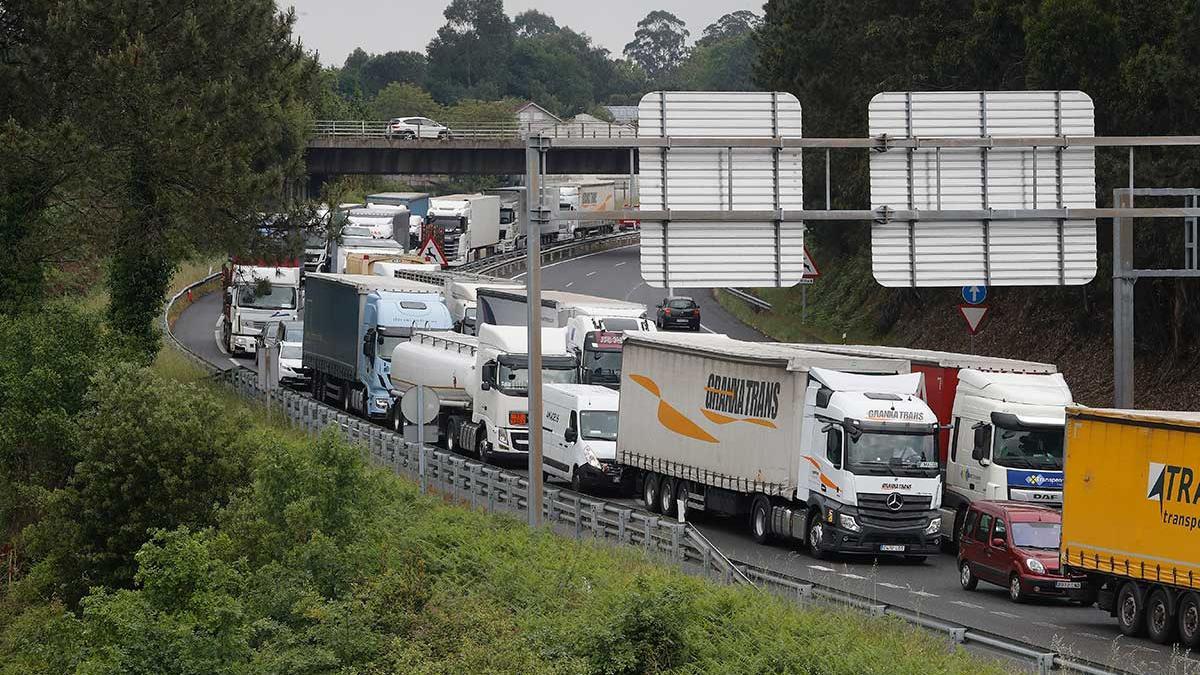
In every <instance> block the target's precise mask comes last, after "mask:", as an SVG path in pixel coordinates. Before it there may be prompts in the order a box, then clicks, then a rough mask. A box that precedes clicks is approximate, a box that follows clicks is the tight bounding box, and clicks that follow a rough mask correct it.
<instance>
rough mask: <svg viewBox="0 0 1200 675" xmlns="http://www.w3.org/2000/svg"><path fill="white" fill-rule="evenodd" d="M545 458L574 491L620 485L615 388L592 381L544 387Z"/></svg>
mask: <svg viewBox="0 0 1200 675" xmlns="http://www.w3.org/2000/svg"><path fill="white" fill-rule="evenodd" d="M542 394H543V402H542V405H543V408H542V417H543V419H542V461H543V463H544V465H545V470H546V473H548V474H550V475H551V476H555V477H557V478H562V479H564V480H569V481H571V489H572V490H575V491H576V492H582V491H583V490H584V489H585V488H592V487H606V486H607V487H612V486H614V485H615V486H620V485H621V483H622V475H623V473H624V472H623V471H622V470H621V467H620V466H619V465H618V464H617V463H616V459H617V412H618V403H619V399H618V398H617V392H615V391H613V390H611V389H609V388H607V387H600V386H596V385H589V384H548V385H546V387H545V388H544V389H543V390H542Z"/></svg>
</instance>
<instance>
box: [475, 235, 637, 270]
mask: <svg viewBox="0 0 1200 675" xmlns="http://www.w3.org/2000/svg"><path fill="white" fill-rule="evenodd" d="M641 238H642V233H641V232H640V231H637V230H634V231H632V232H614V233H612V234H606V235H602V236H599V237H589V238H587V239H577V240H573V241H567V242H563V243H561V244H551V245H549V246H546V247H545V248H543V249H542V264H543V265H548V264H550V263H555V262H559V261H562V260H569V259H571V258H577V257H579V256H581V255H587V254H589V253H596V252H599V251H607V250H609V249H614V248H621V247H622V246H630V245H632V244H636V243H638V242H639V241H641ZM526 259H527V255H526V253H525V251H524V250H520V251H512V252H510V253H501V254H498V255H493V256H488V257H487V258H483V259H481V260H475V261H472V262H469V263H466V264H464V265H460V266H458V267H456V268H454V271H462V272H471V273H473V274H488V275H494V276H497V277H503V278H511V277H512V276H513V275H515V274H519V273H521V272H523V271H525V261H526Z"/></svg>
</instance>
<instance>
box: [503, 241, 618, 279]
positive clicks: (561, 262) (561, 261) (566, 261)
mask: <svg viewBox="0 0 1200 675" xmlns="http://www.w3.org/2000/svg"><path fill="white" fill-rule="evenodd" d="M634 246H638V244H630V245H628V246H618V247H616V248H610V249H608V250H605V251H596V252H595V253H588V254H585V255H581V256H579V257H577V258H567V259H566V260H559V261H558V262H552V263H550V264H549V265H542V269H544V270H548V269H550V268H551V267H557V266H559V265H562V264H563V263H569V262H575V261H576V260H583V259H584V258H590V257H592V256H594V255H600V254H601V253H609V252H611V251H620V250H623V249H627V248H632V247H634ZM523 276H525V273H524V272H521V273H520V274H518V275H516V276H514V277H513V279H520V278H521V277H523Z"/></svg>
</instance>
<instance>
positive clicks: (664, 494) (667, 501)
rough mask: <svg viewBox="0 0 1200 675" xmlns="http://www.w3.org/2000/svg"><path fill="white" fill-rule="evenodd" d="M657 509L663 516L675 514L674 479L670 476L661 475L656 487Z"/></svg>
mask: <svg viewBox="0 0 1200 675" xmlns="http://www.w3.org/2000/svg"><path fill="white" fill-rule="evenodd" d="M658 510H659V511H661V512H662V514H663V515H664V516H674V515H675V479H673V478H671V477H670V476H663V479H662V484H661V485H659V487H658Z"/></svg>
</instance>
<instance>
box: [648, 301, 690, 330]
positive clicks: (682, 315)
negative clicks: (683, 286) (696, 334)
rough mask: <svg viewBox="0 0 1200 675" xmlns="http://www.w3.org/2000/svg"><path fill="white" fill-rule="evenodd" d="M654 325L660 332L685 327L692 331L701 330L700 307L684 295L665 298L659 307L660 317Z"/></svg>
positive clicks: (655, 320) (657, 317) (658, 316)
mask: <svg viewBox="0 0 1200 675" xmlns="http://www.w3.org/2000/svg"><path fill="white" fill-rule="evenodd" d="M654 325H655V326H657V327H658V329H659V330H666V329H668V328H672V327H680V326H685V327H687V328H690V329H691V330H700V305H697V304H696V301H695V300H692V299H691V298H689V297H685V296H682V295H679V296H675V297H671V298H663V301H662V304H661V305H659V306H658V315H657V316H656V317H655V319H654Z"/></svg>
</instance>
